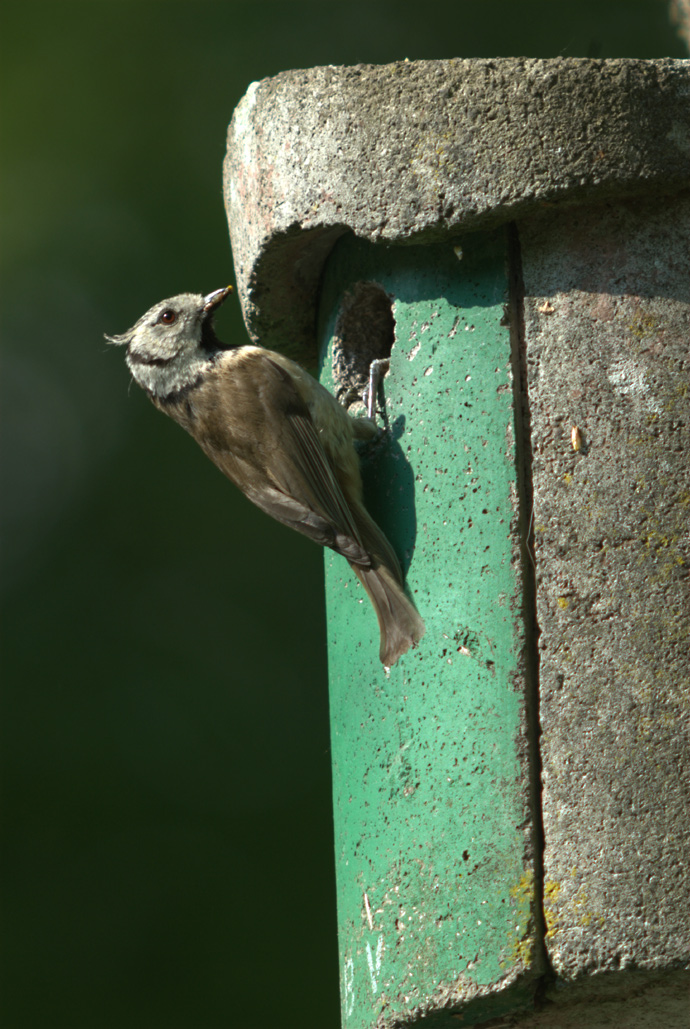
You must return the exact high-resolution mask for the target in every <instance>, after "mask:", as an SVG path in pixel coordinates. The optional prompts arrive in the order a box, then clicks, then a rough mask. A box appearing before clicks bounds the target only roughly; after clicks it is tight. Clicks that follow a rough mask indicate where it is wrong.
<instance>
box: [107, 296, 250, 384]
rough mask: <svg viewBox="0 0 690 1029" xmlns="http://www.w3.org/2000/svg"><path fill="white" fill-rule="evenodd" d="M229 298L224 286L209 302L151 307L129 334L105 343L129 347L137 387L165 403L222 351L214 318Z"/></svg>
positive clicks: (181, 299) (173, 301)
mask: <svg viewBox="0 0 690 1029" xmlns="http://www.w3.org/2000/svg"><path fill="white" fill-rule="evenodd" d="M231 292H232V286H226V287H225V288H224V289H217V290H215V291H214V292H213V293H209V294H208V295H207V296H202V295H201V293H180V294H179V296H176V297H170V299H169V300H161V301H160V302H159V303H158V304H155V305H154V306H153V307H152V308H151V309H150V310H149V311H147V312H146V314H145V315H143V316H142V317H141V318H140V319H139V321H138V322H137V323H136V324H135V325H133V326H132V328H131V329H129V331H128V332H123V333H122V334H121V335H118V336H106V337H105V338H106V339H107V341H108V342H109V343H115V344H116V345H118V346H126V347H127V351H126V358H125V359H126V361H127V367H128V368H129V370H130V371H131V373H132V376H133V378H134V379H135V381H136V382H137V383H138V384H139V385H140V386H141V387H142V388H143V389H145V390H146V391H147V392H148V393H150V394H151V395H152V396H154V397H156V398H157V399H159V400H164V399H166V398H167V397H172V396H174V395H175V394H177V393H180V392H181V391H182V390H185V389H188V388H189V387H190V386H193V385H195V384H196V383H197V382H198V381H199V379H200V377H201V376H202V375H203V373H204V371H205V369H206V368H207V367H208V365H209V363H210V362H212V361H213V360H214V358H215V357H216V355H217V354H218V353H220V351H222V350H224V349H225V347H224V346H223V344H222V343H221V342H220V340H219V339H218V337H217V336H216V334H215V332H214V331H213V315H214V313H215V311H216V310H217V308H218V307H219V306H220V305H221V304H222V303H223V301H224V300H225V299H226V298H227V297H228V296H229V295H230V293H231Z"/></svg>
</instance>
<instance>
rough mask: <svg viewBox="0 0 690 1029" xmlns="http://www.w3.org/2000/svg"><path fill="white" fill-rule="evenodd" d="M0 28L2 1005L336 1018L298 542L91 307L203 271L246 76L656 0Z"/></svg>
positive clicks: (269, 1019) (320, 614)
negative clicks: (149, 388) (173, 409)
mask: <svg viewBox="0 0 690 1029" xmlns="http://www.w3.org/2000/svg"><path fill="white" fill-rule="evenodd" d="M0 33H1V35H0V39H1V43H0V46H1V49H2V53H1V55H0V57H1V60H0V69H1V75H2V157H1V160H2V236H3V239H2V255H1V260H2V347H3V365H2V384H3V393H4V396H3V406H2V411H3V420H4V432H3V451H2V473H3V494H2V496H3V518H4V534H3V561H4V572H3V579H2V588H3V614H2V632H3V645H2V696H1V700H2V711H1V725H2V747H1V753H2V763H3V774H2V792H3V801H2V809H3V818H4V824H3V828H2V884H3V901H2V922H3V932H2V948H3V953H2V978H3V982H2V992H1V995H2V1001H1V1004H2V1025H3V1026H4V1027H5V1029H48V1027H53V1026H54V1027H65V1029H111V1027H112V1029H125V1027H127V1029H157V1027H161V1029H220V1027H235V1026H236V1027H239V1029H269V1027H271V1029H273V1027H276V1026H280V1027H285V1029H289V1027H291V1026H295V1027H297V1026H299V1027H300V1029H336V1027H337V1026H338V1025H339V1002H338V959H337V941H336V921H335V892H334V872H333V854H332V832H331V802H330V761H329V739H328V706H327V673H326V656H325V653H326V652H325V640H324V633H325V621H324V610H323V599H322V585H321V554H320V552H319V550H318V549H317V548H316V547H313V546H312V545H311V544H310V543H308V542H307V541H306V540H303V539H302V538H301V537H298V536H297V535H294V534H290V533H289V532H288V530H286V529H284V528H282V527H280V526H277V525H275V524H274V523H272V522H270V521H269V520H268V519H267V518H266V517H265V516H264V515H263V514H261V513H259V512H258V511H256V510H255V509H253V508H251V507H250V505H249V504H248V503H247V502H246V501H245V500H244V499H243V498H242V497H240V496H239V495H238V494H237V493H236V492H235V491H234V489H233V488H232V487H231V486H230V485H229V483H227V482H226V481H225V480H224V479H223V478H222V476H221V475H220V474H219V473H218V472H217V471H216V470H215V468H214V467H213V466H212V465H211V464H210V463H209V462H208V461H207V460H206V459H205V458H204V457H203V456H202V455H201V453H200V452H199V451H198V450H197V448H196V445H195V444H194V443H193V441H192V440H191V439H190V438H188V437H187V436H186V435H185V434H184V433H183V432H182V431H181V430H180V429H179V428H178V427H177V426H175V425H174V424H173V423H172V422H171V421H169V420H167V419H165V418H163V417H162V416H161V415H160V414H159V413H157V412H156V411H155V410H154V408H153V407H152V405H151V404H150V403H149V402H148V401H147V400H146V398H145V397H144V395H143V394H142V393H141V391H139V390H138V389H135V388H130V387H129V385H128V375H127V373H126V370H125V366H124V361H123V358H122V353H121V352H120V351H117V350H115V349H114V348H113V349H108V348H106V346H105V344H104V342H103V333H104V332H121V331H123V330H124V329H126V328H127V327H128V326H129V325H131V324H132V323H133V322H134V321H135V320H136V319H137V318H138V317H139V315H140V314H142V313H143V312H144V310H146V309H147V308H148V307H149V306H150V305H151V304H152V303H154V302H155V301H157V300H159V299H161V298H162V297H165V296H170V295H172V294H174V293H177V292H180V291H186V290H192V291H204V292H206V291H210V290H212V289H216V288H217V287H219V286H222V285H224V284H225V283H226V282H228V281H230V280H231V278H232V263H231V254H230V248H229V244H228V238H227V227H226V223H225V216H224V211H223V205H222V198H221V162H222V158H223V151H224V142H225V132H226V127H227V124H228V122H229V120H230V117H231V114H232V111H233V108H234V107H235V105H236V103H237V101H238V100H239V99H240V97H241V96H242V94H243V93H244V91H245V90H246V88H247V86H248V85H249V83H250V82H251V81H252V80H254V79H258V78H262V77H264V76H267V75H274V74H276V73H277V72H279V71H282V70H284V69H288V68H300V67H308V66H311V65H316V64H355V63H358V62H373V63H385V62H388V61H393V60H398V59H402V58H405V57H407V58H410V59H411V60H414V59H418V58H441V57H475V56H476V57H483V56H487V57H492V56H501V55H503V56H508V55H530V56H543V57H551V56H557V55H579V56H595V57H616V56H636V57H659V56H676V57H683V56H685V50H684V47H683V45H682V43H681V41H680V39H678V38H677V36H676V34H675V31H674V29H673V27H672V26H671V25H670V23H669V19H668V12H667V5H666V3H665V2H664V0H580V2H577V0H561V2H560V3H554V2H553V0H540V2H532V0H527V2H524V3H517V2H515V0H493V2H488V0H455V2H452V3H441V2H435V0H429V2H427V3H424V4H420V3H419V2H417V0H415V2H408V0H398V2H389V3H383V2H377V0H368V2H366V3H360V2H352V3H349V4H331V5H327V4H323V3H304V2H300V0H296V2H291V3H288V2H284V3H279V2H276V3H267V2H261V0H255V2H254V3H230V2H228V3H220V2H213V0H201V2H198V0H197V2H172V0H158V2H151V0H137V2H136V3H130V2H107V0H103V2H98V0H92V2H78V3H73V2H63V0H51V2H49V3H48V2H41V3H37V2H32V0H24V2H22V3H21V4H19V3H14V4H12V3H5V4H4V5H3V7H2V13H1V22H0ZM217 326H218V329H219V333H220V335H221V336H222V337H225V338H226V339H228V340H230V339H232V340H233V341H235V342H239V341H240V340H241V339H242V338H244V336H243V334H244V330H243V326H242V323H241V318H240V314H239V311H238V308H237V304H236V302H234V301H232V300H231V301H230V302H229V303H228V304H226V306H225V308H224V309H223V311H222V312H221V314H220V316H219V318H218V320H217Z"/></svg>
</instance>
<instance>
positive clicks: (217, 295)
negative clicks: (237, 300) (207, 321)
mask: <svg viewBox="0 0 690 1029" xmlns="http://www.w3.org/2000/svg"><path fill="white" fill-rule="evenodd" d="M231 293H232V286H224V287H223V289H216V290H214V291H213V293H209V294H208V296H206V297H204V311H215V309H216V308H217V307H220V305H221V304H222V303H223V301H224V300H226V299H227V298H228V297H229V296H230V294H231Z"/></svg>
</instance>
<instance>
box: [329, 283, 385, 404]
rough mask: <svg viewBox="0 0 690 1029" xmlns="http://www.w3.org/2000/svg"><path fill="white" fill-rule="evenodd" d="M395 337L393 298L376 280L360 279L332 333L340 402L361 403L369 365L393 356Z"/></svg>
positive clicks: (336, 384) (349, 293)
mask: <svg viewBox="0 0 690 1029" xmlns="http://www.w3.org/2000/svg"><path fill="white" fill-rule="evenodd" d="M394 340H395V319H394V318H393V301H392V299H391V297H390V296H389V295H388V294H387V293H386V291H385V289H383V287H382V286H379V285H378V284H377V283H376V282H358V283H356V285H355V286H353V288H352V290H350V291H348V292H347V293H346V294H345V296H344V297H343V301H342V304H341V305H340V312H339V314H338V319H337V321H336V325H335V333H334V336H333V385H334V388H335V395H336V398H337V400H338V402H339V403H341V404H342V405H343V406H344V407H346V408H347V409H348V410H350V413H351V414H355V413H359V412H357V411H355V410H352V408H353V407H355V406H357V407H359V406H360V405H361V404H362V397H363V395H364V391H365V389H366V387H367V384H368V382H369V368H370V366H371V362H372V361H374V360H376V358H385V357H390V355H391V349H392V347H393V342H394Z"/></svg>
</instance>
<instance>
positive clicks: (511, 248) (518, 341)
mask: <svg viewBox="0 0 690 1029" xmlns="http://www.w3.org/2000/svg"><path fill="white" fill-rule="evenodd" d="M508 282H509V301H508V313H509V321H510V344H511V363H512V371H513V401H514V410H515V463H516V474H517V488H518V531H519V533H520V562H521V568H522V596H523V610H522V615H523V625H524V640H525V644H524V646H525V652H524V672H525V706H526V720H527V742H528V760H529V772H530V803H531V808H532V825H533V847H534V921H535V925H534V936H535V955H534V959H535V960H534V967H535V969H536V970H538V971H540V972H541V973H542V975H541V978H540V980H539V982H538V984H537V989H536V991H535V1002H536V1003H537V1005H539V1004H540V1001H541V999H542V995H543V993H544V991H545V989H546V985H547V982H548V981H549V980H550V979H551V978H552V975H553V972H552V969H551V965H550V961H549V958H548V953H547V950H546V921H545V917H544V824H543V818H542V787H541V773H542V767H541V748H540V734H541V729H540V722H539V631H540V630H539V623H538V620H537V582H536V564H535V555H534V492H533V485H532V433H531V418H530V406H529V392H528V386H527V382H528V380H527V347H526V342H525V317H524V314H525V311H524V300H525V286H524V282H523V278H522V257H521V251H520V238H519V235H518V230H517V225H516V224H515V222H511V224H510V225H509V226H508Z"/></svg>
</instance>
